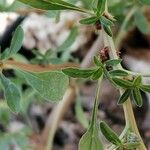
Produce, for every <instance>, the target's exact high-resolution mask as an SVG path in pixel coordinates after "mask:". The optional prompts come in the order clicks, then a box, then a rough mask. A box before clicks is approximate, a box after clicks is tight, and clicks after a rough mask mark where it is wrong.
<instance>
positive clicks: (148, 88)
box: [140, 85, 150, 93]
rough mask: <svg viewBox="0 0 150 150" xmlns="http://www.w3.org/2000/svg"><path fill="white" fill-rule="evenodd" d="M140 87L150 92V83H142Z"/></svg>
mask: <svg viewBox="0 0 150 150" xmlns="http://www.w3.org/2000/svg"><path fill="white" fill-rule="evenodd" d="M140 89H141V90H142V91H144V92H148V93H150V85H141V86H140Z"/></svg>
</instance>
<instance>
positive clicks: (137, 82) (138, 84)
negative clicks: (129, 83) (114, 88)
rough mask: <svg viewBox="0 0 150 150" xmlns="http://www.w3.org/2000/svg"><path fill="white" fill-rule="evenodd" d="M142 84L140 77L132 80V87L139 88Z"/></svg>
mask: <svg viewBox="0 0 150 150" xmlns="http://www.w3.org/2000/svg"><path fill="white" fill-rule="evenodd" d="M141 83H142V77H141V76H137V77H136V78H135V79H134V86H140V85H141Z"/></svg>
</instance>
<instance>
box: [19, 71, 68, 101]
mask: <svg viewBox="0 0 150 150" xmlns="http://www.w3.org/2000/svg"><path fill="white" fill-rule="evenodd" d="M20 72H21V73H22V75H23V76H24V78H25V79H26V81H27V82H28V84H29V85H30V86H31V87H32V88H33V89H35V90H36V91H37V92H38V93H39V94H40V95H41V96H42V97H43V98H45V99H46V100H50V101H59V100H61V99H62V98H63V95H64V93H65V91H66V89H67V87H68V84H69V80H68V77H67V76H66V75H64V74H63V73H61V72H59V71H51V72H43V73H31V72H25V71H20Z"/></svg>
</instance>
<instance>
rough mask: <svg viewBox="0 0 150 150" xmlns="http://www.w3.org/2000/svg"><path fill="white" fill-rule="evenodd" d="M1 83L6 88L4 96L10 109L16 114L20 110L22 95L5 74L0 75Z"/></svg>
mask: <svg viewBox="0 0 150 150" xmlns="http://www.w3.org/2000/svg"><path fill="white" fill-rule="evenodd" d="M0 79H1V83H2V85H3V86H4V95H5V99H6V100H7V104H8V106H9V108H10V109H11V110H12V111H14V112H19V110H20V100H21V93H20V91H19V89H18V88H17V87H16V85H15V84H14V83H12V82H11V81H10V80H9V79H7V78H6V77H5V76H4V75H3V74H1V75H0Z"/></svg>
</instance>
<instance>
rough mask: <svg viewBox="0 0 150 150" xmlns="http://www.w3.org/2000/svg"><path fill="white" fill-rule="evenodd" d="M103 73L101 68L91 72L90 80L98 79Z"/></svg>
mask: <svg viewBox="0 0 150 150" xmlns="http://www.w3.org/2000/svg"><path fill="white" fill-rule="evenodd" d="M102 74H103V70H102V69H101V68H99V69H97V70H96V71H95V72H94V73H93V74H92V77H91V78H92V80H98V79H99V78H100V77H101V76H102Z"/></svg>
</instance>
